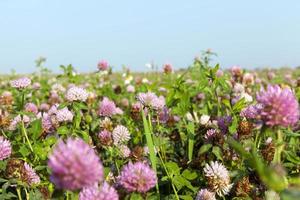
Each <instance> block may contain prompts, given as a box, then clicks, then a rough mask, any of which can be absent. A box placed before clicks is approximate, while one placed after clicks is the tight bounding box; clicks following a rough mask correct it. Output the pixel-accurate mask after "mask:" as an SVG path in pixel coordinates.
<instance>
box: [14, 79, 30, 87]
mask: <svg viewBox="0 0 300 200" xmlns="http://www.w3.org/2000/svg"><path fill="white" fill-rule="evenodd" d="M30 84H31V80H30V78H27V77H23V78H19V79H16V80H13V81H11V82H10V85H11V87H13V88H17V89H24V88H27V87H28V86H29V85H30Z"/></svg>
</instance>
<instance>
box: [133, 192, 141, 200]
mask: <svg viewBox="0 0 300 200" xmlns="http://www.w3.org/2000/svg"><path fill="white" fill-rule="evenodd" d="M143 199H144V198H143V197H142V196H141V195H140V194H137V193H132V194H131V195H130V200H143Z"/></svg>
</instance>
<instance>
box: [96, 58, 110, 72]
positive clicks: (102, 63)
mask: <svg viewBox="0 0 300 200" xmlns="http://www.w3.org/2000/svg"><path fill="white" fill-rule="evenodd" d="M108 67H109V64H108V62H107V61H106V60H101V61H99V62H98V69H99V70H100V71H105V70H107V69H108Z"/></svg>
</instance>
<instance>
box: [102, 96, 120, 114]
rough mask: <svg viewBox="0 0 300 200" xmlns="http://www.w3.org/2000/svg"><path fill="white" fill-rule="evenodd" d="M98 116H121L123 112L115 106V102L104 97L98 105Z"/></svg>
mask: <svg viewBox="0 0 300 200" xmlns="http://www.w3.org/2000/svg"><path fill="white" fill-rule="evenodd" d="M98 114H99V115H100V116H103V117H111V116H113V115H116V114H123V111H122V110H121V109H120V108H118V107H117V106H116V104H115V102H113V101H110V100H109V99H108V98H107V97H104V98H103V100H102V102H101V104H100V107H99V110H98Z"/></svg>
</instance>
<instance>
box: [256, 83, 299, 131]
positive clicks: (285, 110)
mask: <svg viewBox="0 0 300 200" xmlns="http://www.w3.org/2000/svg"><path fill="white" fill-rule="evenodd" d="M256 100H257V102H258V103H260V104H261V105H262V107H263V108H262V110H261V113H260V115H261V118H262V120H263V121H264V122H265V124H267V125H268V126H277V125H279V126H284V127H288V126H292V125H295V124H296V123H297V122H298V120H299V104H298V101H297V98H296V97H295V95H294V94H293V92H292V91H291V90H290V89H288V88H285V89H281V88H280V87H279V86H278V85H274V86H271V85H269V86H268V87H267V89H266V90H264V89H261V91H260V92H258V93H257V96H256Z"/></svg>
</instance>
